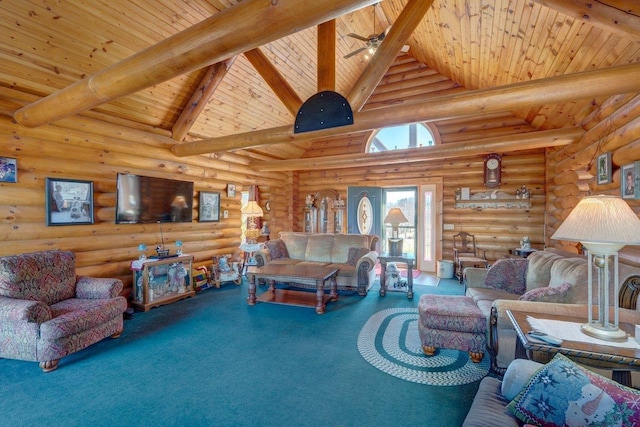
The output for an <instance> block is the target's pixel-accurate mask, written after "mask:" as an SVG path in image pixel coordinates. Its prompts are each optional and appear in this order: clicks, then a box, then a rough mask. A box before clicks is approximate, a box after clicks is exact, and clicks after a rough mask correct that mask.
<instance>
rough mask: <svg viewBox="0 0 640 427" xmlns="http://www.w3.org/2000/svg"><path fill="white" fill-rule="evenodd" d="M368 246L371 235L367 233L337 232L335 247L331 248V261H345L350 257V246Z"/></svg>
mask: <svg viewBox="0 0 640 427" xmlns="http://www.w3.org/2000/svg"><path fill="white" fill-rule="evenodd" d="M362 247H364V248H368V247H369V237H368V236H367V235H365V234H336V235H335V236H334V243H333V248H332V249H331V261H332V262H340V263H345V262H347V259H348V257H349V248H362Z"/></svg>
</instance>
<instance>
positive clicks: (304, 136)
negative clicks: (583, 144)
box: [171, 64, 640, 157]
mask: <svg viewBox="0 0 640 427" xmlns="http://www.w3.org/2000/svg"><path fill="white" fill-rule="evenodd" d="M639 73H640V64H630V65H624V66H619V67H612V68H607V69H603V70H591V71H585V72H581V73H576V74H569V75H565V76H555V77H549V78H546V79H540V80H534V81H528V82H521V83H515V84H511V85H507V86H501V87H498V88H492V89H482V90H475V91H468V92H464V93H458V94H455V95H449V96H441V97H436V98H431V99H428V100H425V101H421V102H414V103H405V104H402V105H396V106H390V107H386V108H379V109H375V110H366V111H362V112H359V113H354V123H353V124H352V125H348V126H340V127H336V128H330V129H322V130H319V131H313V132H303V133H297V134H294V133H293V124H291V125H288V126H280V127H277V128H272V129H264V130H258V131H253V132H246V133H240V134H236V135H230V136H225V137H220V138H211V139H204V140H200V141H192V142H188V143H184V144H181V145H176V146H174V147H172V148H171V151H173V153H174V154H176V155H177V156H179V157H183V156H192V155H195V154H204V153H211V152H220V151H231V150H237V149H241V148H251V147H259V146H262V145H270V144H278V143H287V142H315V141H319V140H323V139H326V138H329V137H333V136H337V135H346V134H349V133H356V132H363V131H368V130H373V129H379V128H383V127H386V126H395V125H402V124H406V123H417V122H431V121H437V120H445V119H451V118H457V117H471V116H477V115H481V114H493V113H498V112H509V111H513V110H517V109H521V108H530V107H531V106H532V105H545V104H551V103H556V102H567V101H574V100H577V99H589V98H597V97H602V96H610V95H615V94H619V93H629V92H638V91H640V79H638V78H637V77H638V74H639Z"/></svg>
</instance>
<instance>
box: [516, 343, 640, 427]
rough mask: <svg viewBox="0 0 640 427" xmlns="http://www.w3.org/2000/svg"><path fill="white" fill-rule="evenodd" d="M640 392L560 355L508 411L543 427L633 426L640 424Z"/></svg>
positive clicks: (542, 369)
mask: <svg viewBox="0 0 640 427" xmlns="http://www.w3.org/2000/svg"><path fill="white" fill-rule="evenodd" d="M639 402H640V391H639V390H634V389H632V388H629V387H625V386H623V385H621V384H618V383H616V382H615V381H612V380H610V379H608V378H605V377H603V376H601V375H598V374H596V373H595V372H592V371H589V370H588V369H586V368H583V367H581V366H579V365H577V364H575V363H574V362H572V361H571V360H569V359H568V358H567V357H566V356H564V355H562V354H560V353H558V354H556V355H555V357H554V358H553V360H552V361H551V362H549V363H547V364H546V365H544V366H543V367H542V368H540V369H539V370H538V372H536V373H535V374H534V375H533V376H532V377H531V380H530V381H529V383H528V384H527V385H526V386H525V388H524V389H523V390H522V392H521V393H520V394H519V395H518V396H517V397H516V398H515V399H514V400H512V401H511V402H510V403H509V405H507V409H508V410H509V411H510V412H511V413H512V414H513V415H515V416H516V417H517V418H518V419H519V420H520V421H522V422H523V423H532V424H536V425H539V426H568V427H572V426H587V425H594V426H596V425H597V426H604V425H620V426H632V425H639V423H640V405H638V403H639Z"/></svg>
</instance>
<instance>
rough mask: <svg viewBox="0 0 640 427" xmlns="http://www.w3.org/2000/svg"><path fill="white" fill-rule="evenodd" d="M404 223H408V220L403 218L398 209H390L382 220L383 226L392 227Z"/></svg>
mask: <svg viewBox="0 0 640 427" xmlns="http://www.w3.org/2000/svg"><path fill="white" fill-rule="evenodd" d="M405 222H409V220H408V219H407V217H406V216H404V214H403V213H402V211H401V210H400V208H391V209H390V210H389V213H388V214H387V216H386V218H385V219H384V223H385V224H391V225H392V226H394V227H397V226H399V225H400V224H404V223H405Z"/></svg>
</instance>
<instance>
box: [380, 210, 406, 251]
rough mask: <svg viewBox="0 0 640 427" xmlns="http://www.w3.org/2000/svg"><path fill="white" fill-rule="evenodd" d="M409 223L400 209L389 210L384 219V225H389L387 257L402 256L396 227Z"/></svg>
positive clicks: (400, 241) (400, 240) (400, 242)
mask: <svg viewBox="0 0 640 427" xmlns="http://www.w3.org/2000/svg"><path fill="white" fill-rule="evenodd" d="M405 222H409V220H408V219H407V217H406V216H404V214H403V213H402V211H401V210H400V208H391V209H389V213H388V214H387V216H386V217H385V219H384V223H385V224H390V225H391V238H390V239H389V240H388V243H389V255H391V256H401V255H402V239H401V238H399V237H398V226H399V225H400V224H404V223H405Z"/></svg>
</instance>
